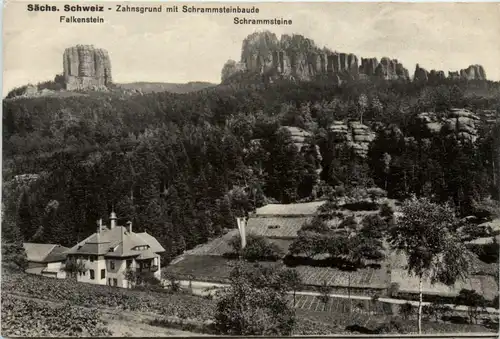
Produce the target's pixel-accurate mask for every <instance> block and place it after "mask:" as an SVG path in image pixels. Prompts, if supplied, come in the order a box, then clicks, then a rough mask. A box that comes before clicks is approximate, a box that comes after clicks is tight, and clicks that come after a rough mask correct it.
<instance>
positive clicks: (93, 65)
mask: <svg viewBox="0 0 500 339" xmlns="http://www.w3.org/2000/svg"><path fill="white" fill-rule="evenodd" d="M63 67H64V81H65V85H66V89H67V90H70V91H71V90H85V89H101V88H106V87H108V86H109V85H111V83H112V77H111V62H110V59H109V55H108V52H107V51H105V50H103V49H99V48H94V46H92V45H77V46H75V47H70V48H67V49H66V50H65V51H64V55H63Z"/></svg>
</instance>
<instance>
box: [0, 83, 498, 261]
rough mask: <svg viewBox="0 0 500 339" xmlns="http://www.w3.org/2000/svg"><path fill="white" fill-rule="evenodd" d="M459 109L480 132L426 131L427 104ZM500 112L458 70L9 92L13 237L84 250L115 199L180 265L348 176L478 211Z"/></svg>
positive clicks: (491, 177) (494, 162)
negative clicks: (120, 91)
mask: <svg viewBox="0 0 500 339" xmlns="http://www.w3.org/2000/svg"><path fill="white" fill-rule="evenodd" d="M452 108H466V109H468V110H470V111H472V112H474V113H475V114H476V116H477V117H478V119H479V120H478V121H479V123H478V127H477V131H475V132H474V133H476V132H477V133H476V134H477V138H474V139H473V140H464V139H463V138H460V136H459V135H458V133H454V132H453V131H451V132H450V131H448V132H445V131H444V130H440V131H437V132H436V133H429V131H428V130H425V129H424V128H423V125H422V122H421V120H422V119H421V113H423V112H432V114H433V116H435V117H436V119H441V118H442V117H444V116H445V115H446V113H447V112H449V111H450V110H451V109H452ZM499 113H500V86H499V84H498V83H494V82H486V81H478V82H472V81H469V82H461V81H454V80H442V81H441V82H440V83H438V84H432V85H430V84H417V83H412V82H405V81H380V82H372V83H367V82H361V81H360V82H348V83H344V84H342V85H340V86H332V85H331V84H329V83H327V82H308V83H293V82H288V81H282V82H275V83H273V84H269V83H267V84H252V85H248V84H247V85H238V86H235V85H224V86H218V87H214V88H209V89H205V90H202V91H198V92H192V93H186V94H173V93H167V92H165V93H150V94H145V95H137V96H116V95H112V94H106V93H101V94H96V95H90V96H74V97H65V98H63V97H61V98H58V97H40V98H18V99H16V100H4V102H3V138H4V139H3V145H4V146H3V163H4V165H3V183H4V184H3V205H4V206H3V209H4V218H2V232H3V238H4V239H3V240H4V241H14V240H16V241H20V240H22V241H32V242H46V243H60V244H62V245H66V246H72V245H74V244H75V243H76V241H78V240H82V239H83V238H84V237H85V236H87V235H89V234H90V233H92V232H94V231H95V228H96V220H97V219H99V218H101V217H106V216H108V215H109V212H110V211H111V209H112V208H114V210H115V211H116V212H117V214H118V216H119V217H120V219H121V221H122V222H126V221H127V220H132V221H133V225H134V230H137V231H141V230H147V231H148V232H150V233H151V234H154V235H155V236H156V237H157V239H159V240H160V242H161V243H162V245H163V246H164V247H165V248H166V249H167V253H166V254H165V258H164V259H166V260H167V261H168V260H169V259H171V258H172V257H174V256H175V255H177V254H179V253H182V251H183V250H185V249H189V248H192V247H193V246H195V245H197V244H199V243H201V242H204V241H206V240H207V239H208V238H209V237H213V236H216V235H218V234H220V233H221V232H222V229H223V228H234V227H235V221H234V217H235V216H236V215H241V214H243V213H245V212H248V211H250V210H252V209H253V208H254V207H255V206H258V205H262V204H264V203H265V202H266V201H273V200H274V201H280V202H284V203H288V202H294V201H298V200H301V199H311V198H312V197H313V196H315V197H316V198H319V197H321V195H322V194H323V195H324V194H327V192H328V191H329V187H334V186H339V185H344V186H345V187H350V186H363V187H372V186H378V187H381V188H383V189H385V190H386V191H387V192H388V196H389V197H391V198H397V199H401V198H405V197H409V196H410V195H412V194H416V195H419V196H422V195H425V196H429V197H431V198H432V199H434V200H436V201H439V202H445V201H450V202H452V203H453V204H454V206H456V208H457V211H458V212H459V213H460V214H461V215H462V216H465V215H468V214H470V213H473V212H475V211H477V208H478V207H477V206H478V203H479V202H480V201H482V200H483V199H485V198H488V197H490V196H491V197H493V198H494V199H498V198H499V197H498V192H499V188H498V174H497V173H498V168H499V167H498V166H499V157H498V154H499V150H500V146H499V139H500V125H499V124H498V114H499ZM443 119H444V118H443ZM495 119H497V120H496V121H497V122H496V123H495ZM348 120H356V121H359V122H361V123H363V124H365V125H367V126H369V127H370V128H371V129H372V130H373V131H374V132H375V140H374V141H373V142H372V143H371V146H370V149H369V151H368V154H367V156H366V157H360V156H358V155H356V154H355V153H354V152H353V151H352V149H350V148H349V145H348V144H342V143H339V142H338V141H336V140H334V139H332V137H331V133H330V127H331V125H332V124H333V123H334V121H348ZM280 126H295V127H299V128H302V129H304V130H306V131H308V132H310V133H311V135H312V137H311V138H310V140H308V141H307V143H308V144H310V145H312V146H316V145H317V146H319V149H320V151H321V157H320V158H318V157H317V156H315V155H314V154H312V153H311V152H301V151H300V150H299V149H297V148H296V147H294V144H293V139H292V137H291V135H290V133H289V132H288V130H286V129H281V128H280ZM318 162H319V163H320V168H321V172H319V171H316V170H317V169H318ZM21 174H38V177H35V178H34V179H33V180H25V178H24V179H23V178H20V177H17V179H16V176H17V175H21ZM495 174H497V175H495Z"/></svg>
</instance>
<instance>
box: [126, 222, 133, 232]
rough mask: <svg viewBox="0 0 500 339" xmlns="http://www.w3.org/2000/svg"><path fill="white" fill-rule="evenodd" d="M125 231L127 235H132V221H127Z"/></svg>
mask: <svg viewBox="0 0 500 339" xmlns="http://www.w3.org/2000/svg"><path fill="white" fill-rule="evenodd" d="M127 226H128V227H127V229H128V232H129V233H132V221H127Z"/></svg>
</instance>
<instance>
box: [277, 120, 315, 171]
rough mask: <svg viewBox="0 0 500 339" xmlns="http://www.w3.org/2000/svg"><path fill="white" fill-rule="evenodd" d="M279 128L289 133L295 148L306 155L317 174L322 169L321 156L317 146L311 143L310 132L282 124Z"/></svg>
mask: <svg viewBox="0 0 500 339" xmlns="http://www.w3.org/2000/svg"><path fill="white" fill-rule="evenodd" d="M281 128H282V129H284V130H286V131H288V132H289V133H290V135H291V137H292V140H293V143H294V145H295V146H296V147H297V150H298V151H299V152H300V153H301V154H302V155H303V156H305V157H306V159H307V161H308V162H309V163H314V165H315V168H316V173H317V174H318V175H319V174H320V173H321V171H322V167H321V161H322V160H323V158H322V156H321V151H320V148H319V146H318V145H314V144H313V143H311V137H312V134H311V133H310V132H308V131H306V130H304V129H302V128H299V127H295V126H282V127H281Z"/></svg>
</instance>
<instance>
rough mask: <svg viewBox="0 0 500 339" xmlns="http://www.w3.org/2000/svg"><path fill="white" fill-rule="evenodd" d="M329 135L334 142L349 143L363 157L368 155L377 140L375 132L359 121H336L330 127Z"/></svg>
mask: <svg viewBox="0 0 500 339" xmlns="http://www.w3.org/2000/svg"><path fill="white" fill-rule="evenodd" d="M329 135H330V138H331V140H332V141H333V143H335V144H338V145H347V146H348V147H350V148H352V149H353V150H354V151H355V153H356V154H357V155H359V156H361V157H366V155H367V154H368V149H369V148H370V144H371V143H372V141H373V140H375V132H374V131H372V130H371V128H370V127H368V126H366V125H363V124H362V123H360V122H357V121H351V122H348V123H345V122H343V121H334V122H333V124H332V125H331V126H330V127H329Z"/></svg>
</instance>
